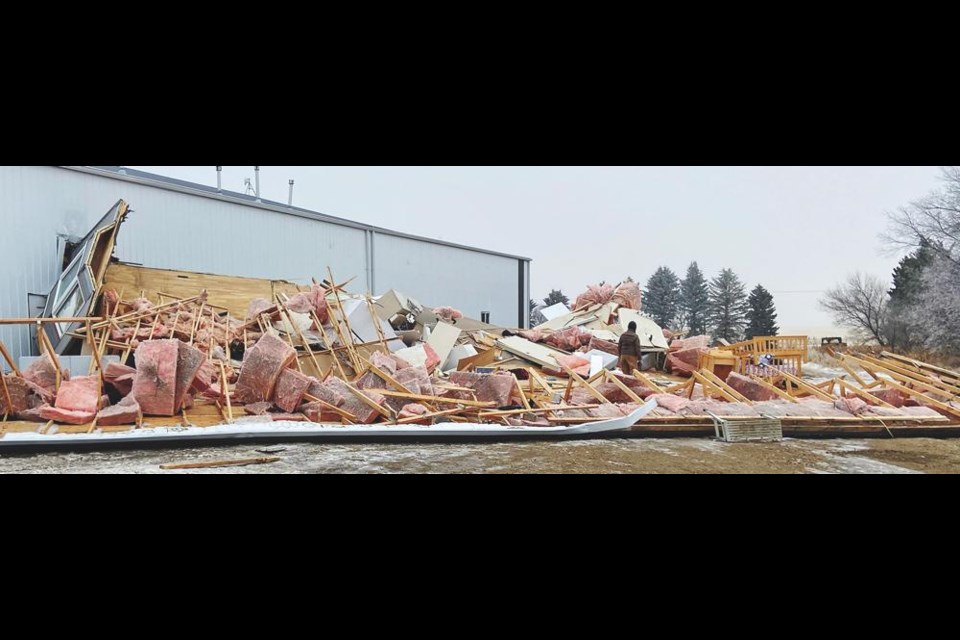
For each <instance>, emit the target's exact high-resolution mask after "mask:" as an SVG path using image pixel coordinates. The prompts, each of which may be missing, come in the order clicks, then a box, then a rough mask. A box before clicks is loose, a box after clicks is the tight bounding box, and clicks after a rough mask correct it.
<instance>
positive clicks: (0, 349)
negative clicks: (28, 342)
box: [0, 327, 41, 378]
mask: <svg viewBox="0 0 960 640" xmlns="http://www.w3.org/2000/svg"><path fill="white" fill-rule="evenodd" d="M40 328H41V327H37V329H38V330H39V329H40ZM0 354H3V359H4V360H6V361H7V365H9V367H10V370H11V371H13V375H15V376H17V377H18V378H22V377H23V374H22V373H20V369H19V368H17V363H16V362H14V361H13V356H12V355H10V352H9V351H7V345H5V344H3V341H2V340H0Z"/></svg>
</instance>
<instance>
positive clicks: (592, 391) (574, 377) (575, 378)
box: [560, 364, 612, 404]
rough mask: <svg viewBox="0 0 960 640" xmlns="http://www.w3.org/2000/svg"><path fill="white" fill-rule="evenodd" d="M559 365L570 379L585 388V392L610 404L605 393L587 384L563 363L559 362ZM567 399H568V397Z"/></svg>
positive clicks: (603, 402)
mask: <svg viewBox="0 0 960 640" xmlns="http://www.w3.org/2000/svg"><path fill="white" fill-rule="evenodd" d="M560 366H561V367H562V368H563V370H564V371H566V372H567V375H568V376H570V379H571V380H573V381H574V382H576V383H577V384H578V385H580V386H581V387H583V388H584V389H586V390H587V392H588V393H590V395H592V396H593V397H594V398H596V399H597V400H599V401H600V402H601V403H602V404H612V403H611V402H610V401H609V400H607V397H606V396H605V395H603V394H602V393H600V392H599V391H597V390H596V389H594V388H593V387H592V386H591V385H589V384H587V381H586V380H584V379H583V378H581V377H580V376H579V375H577V373H576V372H575V371H574V370H573V369H571V368H570V367H568V366H567V365H565V364H561V365H560ZM567 401H569V399H568V400H567Z"/></svg>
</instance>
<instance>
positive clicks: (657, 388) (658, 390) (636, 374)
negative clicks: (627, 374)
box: [613, 371, 664, 393]
mask: <svg viewBox="0 0 960 640" xmlns="http://www.w3.org/2000/svg"><path fill="white" fill-rule="evenodd" d="M613 377H616V376H613ZM633 377H634V378H636V379H637V380H639V381H640V382H641V383H643V386H645V387H646V388H647V389H650V391H654V392H656V393H664V391H663V388H662V387H660V386H658V385H657V383H656V382H654V381H653V380H651V379H650V378H648V377H647V376H645V375H643V374H642V373H640V372H639V371H634V372H633Z"/></svg>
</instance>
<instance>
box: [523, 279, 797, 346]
mask: <svg viewBox="0 0 960 640" xmlns="http://www.w3.org/2000/svg"><path fill="white" fill-rule="evenodd" d="M628 280H629V278H628ZM560 302H562V303H564V304H566V305H567V306H569V304H570V301H569V299H568V298H567V296H565V295H564V294H563V292H562V291H560V290H557V289H554V290H553V291H551V292H550V295H548V296H547V297H546V298H545V299H544V301H543V303H544V305H545V306H551V305H554V304H557V303H560ZM535 306H537V305H536V301H533V300H531V301H530V309H531V313H532V312H533V311H534V307H535ZM643 312H644V313H646V314H647V315H648V316H650V317H651V318H652V319H653V320H654V322H656V323H657V324H658V325H660V326H661V327H663V328H665V329H669V330H671V331H674V332H676V333H685V334H686V335H688V336H695V335H704V334H707V333H709V334H710V335H712V336H713V337H714V338H723V339H724V340H726V341H728V342H731V343H733V342H739V341H741V340H744V339H748V340H749V339H750V338H753V337H754V336H775V335H778V334H779V332H780V328H779V327H778V326H777V311H776V307H775V306H774V302H773V296H772V295H771V294H770V292H769V291H767V290H766V289H765V288H764V287H763V286H762V285H759V284H758V285H757V286H756V287H755V288H754V289H753V291H751V292H750V294H749V295H747V292H746V286H745V285H744V283H743V281H742V280H741V279H740V278H739V276H737V274H736V273H734V272H733V270H732V269H723V270H722V271H721V272H720V274H719V275H717V276H716V277H715V278H713V279H712V280H710V281H708V280H707V279H706V277H705V276H704V274H703V271H702V270H701V269H700V267H699V265H697V263H696V262H692V263H690V266H689V267H688V268H687V274H686V277H685V278H683V279H682V280H681V279H680V278H679V277H677V274H676V273H674V272H673V271H672V270H671V269H670V268H669V267H660V268H659V269H657V270H656V271H655V272H654V274H653V275H652V276H650V278H649V279H648V280H647V286H646V288H644V290H643ZM535 320H539V318H534V317H531V326H533V325H536V324H539V322H535ZM541 322H542V320H541Z"/></svg>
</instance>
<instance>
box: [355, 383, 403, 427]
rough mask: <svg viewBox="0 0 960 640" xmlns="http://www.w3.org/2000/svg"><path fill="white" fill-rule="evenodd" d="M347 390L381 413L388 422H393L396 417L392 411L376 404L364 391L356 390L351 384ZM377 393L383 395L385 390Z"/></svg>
mask: <svg viewBox="0 0 960 640" xmlns="http://www.w3.org/2000/svg"><path fill="white" fill-rule="evenodd" d="M364 373H366V372H364ZM347 388H348V389H350V391H351V392H353V394H354V395H355V396H357V397H358V398H359V399H360V401H361V402H363V403H364V404H365V405H367V406H368V407H370V408H371V409H373V410H374V411H376V412H377V413H379V414H380V415H381V416H383V417H384V418H386V419H387V420H391V421H392V420H393V419H394V418H395V416H394V415H393V410H392V409H390V408H387V407H383V406H381V405H379V404H377V403H376V402H374V401H373V399H372V398H370V396H368V395H367V394H365V393H364V392H363V391H360V390H359V389H355V388H354V387H353V385H351V384H347ZM377 393H383V390H382V389H381V390H378V391H377ZM383 395H387V394H385V393H383Z"/></svg>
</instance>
